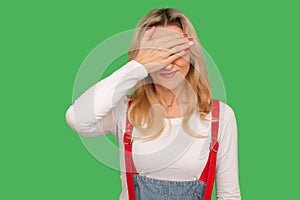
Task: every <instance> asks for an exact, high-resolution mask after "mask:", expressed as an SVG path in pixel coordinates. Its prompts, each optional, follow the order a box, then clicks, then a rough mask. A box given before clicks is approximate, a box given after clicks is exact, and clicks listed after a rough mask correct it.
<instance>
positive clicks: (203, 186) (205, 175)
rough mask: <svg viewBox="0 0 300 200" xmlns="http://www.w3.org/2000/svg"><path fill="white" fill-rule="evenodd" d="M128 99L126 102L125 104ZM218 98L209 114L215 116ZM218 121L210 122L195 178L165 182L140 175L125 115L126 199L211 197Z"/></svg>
mask: <svg viewBox="0 0 300 200" xmlns="http://www.w3.org/2000/svg"><path fill="white" fill-rule="evenodd" d="M129 105H130V101H129V102H128V107H129ZM219 109H220V106H219V100H213V101H212V117H213V119H219ZM218 127H219V123H218V121H214V122H212V126H211V136H212V137H211V138H212V141H211V142H212V143H211V147H210V153H209V157H208V160H207V163H206V165H205V168H204V170H203V172H202V174H201V176H200V177H199V180H196V181H168V180H159V179H154V178H148V177H145V176H140V175H139V174H138V172H137V171H136V169H135V166H134V163H133V160H132V155H131V151H132V142H133V137H132V129H133V126H132V125H131V124H130V122H129V120H128V118H127V117H126V132H125V134H124V152H125V164H126V179H127V188H128V197H129V200H167V199H168V200H209V199H211V193H212V188H213V184H214V175H215V167H216V156H217V151H218V147H219V143H218V141H217V138H218Z"/></svg>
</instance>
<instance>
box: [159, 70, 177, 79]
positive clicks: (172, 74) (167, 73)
mask: <svg viewBox="0 0 300 200" xmlns="http://www.w3.org/2000/svg"><path fill="white" fill-rule="evenodd" d="M176 73H177V71H171V72H164V73H160V75H161V76H163V77H164V78H172V77H173V76H175V74H176Z"/></svg>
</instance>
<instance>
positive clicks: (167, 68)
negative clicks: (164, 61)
mask: <svg viewBox="0 0 300 200" xmlns="http://www.w3.org/2000/svg"><path fill="white" fill-rule="evenodd" d="M173 67H174V65H173V63H171V64H169V65H168V66H166V67H165V69H166V70H168V71H170V70H171V69H172V68H173Z"/></svg>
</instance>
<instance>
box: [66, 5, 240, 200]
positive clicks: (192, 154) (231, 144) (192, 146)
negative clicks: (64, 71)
mask: <svg viewBox="0 0 300 200" xmlns="http://www.w3.org/2000/svg"><path fill="white" fill-rule="evenodd" d="M128 55H129V58H128V62H127V63H126V64H124V66H122V67H121V68H120V69H118V70H116V71H115V72H114V73H113V74H111V75H110V76H109V77H107V78H105V79H103V80H101V81H100V82H98V83H96V84H95V85H94V86H92V87H91V88H90V89H88V90H87V91H85V92H84V93H83V94H82V95H81V96H80V97H79V98H78V99H77V100H76V101H75V102H74V104H73V105H71V106H70V107H69V109H68V110H67V112H66V120H67V123H68V124H69V126H70V127H71V128H72V129H73V130H75V131H76V132H78V133H79V134H81V135H102V134H107V133H112V134H114V136H115V137H116V139H117V141H118V143H119V150H120V168H121V181H122V192H121V195H120V200H125V199H130V200H133V199H135V200H139V199H141V200H150V199H155V200H156V199H170V200H179V199H186V200H196V199H205V200H208V199H210V198H211V190H212V187H213V184H214V180H215V182H216V196H217V199H219V200H225V199H231V200H238V199H241V195H240V187H239V180H238V156H237V125H236V119H235V114H234V111H233V109H232V108H231V107H230V106H229V105H227V104H226V103H224V102H222V101H219V100H216V99H212V94H211V88H210V84H209V80H208V75H207V70H206V65H205V61H204V56H203V53H202V49H201V46H200V42H199V39H198V37H197V34H196V32H195V30H194V28H193V25H192V24H191V22H190V20H189V19H188V18H187V17H186V16H185V15H184V14H183V13H182V12H180V11H178V10H177V9H174V8H163V9H154V10H152V11H150V12H149V13H147V14H146V15H145V16H144V17H143V18H142V19H141V21H140V22H139V23H138V25H137V27H136V31H135V34H134V36H133V39H132V43H131V47H130V50H129V52H128ZM129 90H131V91H132V92H131V95H130V96H127V95H126V93H127V92H128V91H129ZM88 105H93V106H92V108H93V109H90V108H89V106H88Z"/></svg>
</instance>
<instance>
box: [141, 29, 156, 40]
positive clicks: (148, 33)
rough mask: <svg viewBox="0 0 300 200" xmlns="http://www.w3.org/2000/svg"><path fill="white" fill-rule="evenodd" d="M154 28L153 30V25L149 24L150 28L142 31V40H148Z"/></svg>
mask: <svg viewBox="0 0 300 200" xmlns="http://www.w3.org/2000/svg"><path fill="white" fill-rule="evenodd" d="M154 30H155V26H151V27H150V29H148V30H146V31H145V33H144V36H143V38H142V41H143V42H145V41H148V40H150V38H151V36H152V35H153V33H154Z"/></svg>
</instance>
